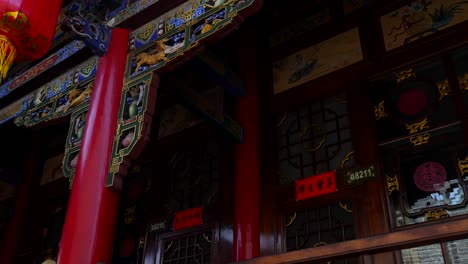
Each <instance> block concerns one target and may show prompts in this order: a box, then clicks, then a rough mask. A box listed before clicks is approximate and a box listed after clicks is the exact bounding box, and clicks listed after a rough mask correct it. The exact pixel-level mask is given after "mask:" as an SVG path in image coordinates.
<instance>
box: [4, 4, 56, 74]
mask: <svg viewBox="0 0 468 264" xmlns="http://www.w3.org/2000/svg"><path fill="white" fill-rule="evenodd" d="M61 6H62V0H0V81H1V80H3V79H5V77H6V75H7V73H8V70H9V69H10V67H11V64H12V63H13V62H25V61H31V60H35V59H38V58H40V57H41V56H43V55H44V54H45V53H46V52H47V51H48V49H49V47H50V45H51V44H52V39H53V37H54V32H55V28H56V25H57V18H58V15H59V12H60V8H61Z"/></svg>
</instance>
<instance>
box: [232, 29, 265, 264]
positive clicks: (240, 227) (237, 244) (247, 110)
mask: <svg viewBox="0 0 468 264" xmlns="http://www.w3.org/2000/svg"><path fill="white" fill-rule="evenodd" d="M240 35H241V37H240V38H239V39H240V41H239V43H238V45H239V51H240V52H239V62H240V68H241V70H240V74H241V76H242V78H243V79H244V81H245V88H246V96H245V97H243V98H241V99H240V100H239V102H238V103H237V106H236V121H237V122H239V124H240V125H241V126H242V127H243V128H244V142H243V143H242V144H238V145H236V147H235V174H234V177H235V179H234V196H235V200H234V252H233V253H234V254H233V257H234V261H241V260H246V259H251V258H255V257H258V256H259V255H260V227H259V225H260V157H259V154H260V152H259V151H260V150H259V149H260V147H259V127H258V100H257V72H256V59H255V58H256V51H255V43H252V42H255V39H256V36H255V32H254V31H253V30H248V29H244V30H243V32H241V34H240ZM247 40H249V41H247Z"/></svg>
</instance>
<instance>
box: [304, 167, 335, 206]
mask: <svg viewBox="0 0 468 264" xmlns="http://www.w3.org/2000/svg"><path fill="white" fill-rule="evenodd" d="M332 192H336V173H335V171H329V172H325V173H321V174H317V175H314V176H311V177H307V178H304V179H301V180H297V181H296V201H300V200H304V199H308V198H312V197H315V196H320V195H324V194H327V193H332Z"/></svg>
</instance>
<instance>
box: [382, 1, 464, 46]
mask: <svg viewBox="0 0 468 264" xmlns="http://www.w3.org/2000/svg"><path fill="white" fill-rule="evenodd" d="M467 19H468V1H460V0H418V1H415V2H413V3H411V4H410V5H407V6H404V7H402V8H400V9H398V10H396V11H394V12H391V13H388V14H386V15H384V16H382V17H381V18H380V22H381V24H382V32H383V35H384V41H385V48H386V50H392V49H394V48H398V47H400V46H403V45H405V44H408V43H410V42H412V41H415V40H418V39H421V38H423V37H425V36H428V35H430V34H432V33H435V32H438V31H441V30H443V29H445V28H448V27H451V26H453V25H456V24H458V23H461V22H463V21H465V20H467Z"/></svg>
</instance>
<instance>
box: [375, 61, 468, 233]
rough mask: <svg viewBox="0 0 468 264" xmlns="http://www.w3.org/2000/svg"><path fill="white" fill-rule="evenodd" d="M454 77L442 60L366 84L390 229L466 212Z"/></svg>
mask: <svg viewBox="0 0 468 264" xmlns="http://www.w3.org/2000/svg"><path fill="white" fill-rule="evenodd" d="M454 76H455V77H454ZM456 76H457V75H456V72H455V67H454V65H453V63H452V62H451V59H448V57H447V56H446V57H445V59H443V60H442V59H438V58H436V59H433V60H430V61H426V62H423V63H421V64H419V65H415V66H414V67H410V68H407V69H403V70H400V71H397V72H395V73H393V74H391V75H389V76H386V77H382V78H381V79H379V80H376V81H374V82H373V83H372V84H371V86H372V88H373V89H372V96H373V98H374V103H375V115H376V120H377V124H378V133H379V138H380V146H381V147H382V153H383V160H384V162H383V163H384V168H385V176H386V179H387V189H388V194H389V202H390V211H391V214H392V216H393V217H392V220H393V221H392V223H393V226H394V227H400V226H405V225H410V224H416V223H422V222H426V221H431V220H438V219H443V218H448V217H452V216H457V215H463V214H467V213H468V208H467V206H466V205H467V202H468V199H467V195H466V193H467V186H466V182H465V179H466V175H467V174H468V171H466V169H464V165H465V160H468V156H467V150H466V146H465V144H464V142H465V138H464V134H465V132H464V131H463V126H462V125H461V121H460V120H459V117H460V116H461V115H463V114H462V113H461V111H462V110H460V109H462V108H464V107H463V105H461V104H462V100H457V99H459V98H457V97H458V96H460V93H459V92H453V91H454V90H456V89H457V87H453V84H454V83H457V79H456V78H457V77H456ZM451 85H452V86H451ZM460 99H461V98H460ZM457 111H458V112H457ZM464 178H465V179H464Z"/></svg>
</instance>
